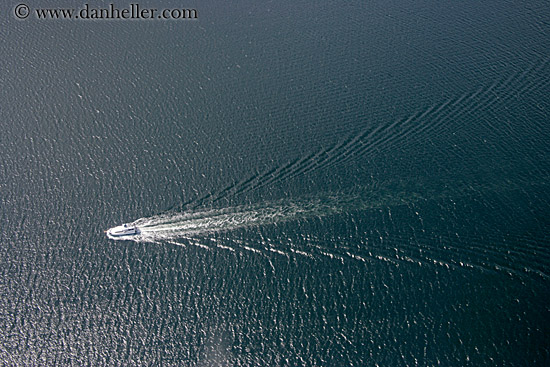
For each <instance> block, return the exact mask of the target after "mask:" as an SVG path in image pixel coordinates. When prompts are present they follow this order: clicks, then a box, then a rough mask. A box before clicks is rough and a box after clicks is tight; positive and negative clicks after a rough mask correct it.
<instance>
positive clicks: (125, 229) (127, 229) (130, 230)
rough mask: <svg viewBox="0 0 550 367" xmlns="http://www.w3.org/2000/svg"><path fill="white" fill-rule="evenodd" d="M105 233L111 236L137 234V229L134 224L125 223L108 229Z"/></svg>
mask: <svg viewBox="0 0 550 367" xmlns="http://www.w3.org/2000/svg"><path fill="white" fill-rule="evenodd" d="M106 233H107V235H109V236H111V237H123V236H135V235H137V234H139V229H138V228H137V227H136V226H132V225H130V224H128V223H125V224H123V225H121V226H118V227H113V228H111V229H109V230H108V231H106Z"/></svg>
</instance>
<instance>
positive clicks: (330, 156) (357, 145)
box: [182, 59, 550, 209]
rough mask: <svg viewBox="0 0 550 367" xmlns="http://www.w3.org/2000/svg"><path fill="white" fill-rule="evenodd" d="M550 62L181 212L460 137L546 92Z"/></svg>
mask: <svg viewBox="0 0 550 367" xmlns="http://www.w3.org/2000/svg"><path fill="white" fill-rule="evenodd" d="M548 61H549V59H543V60H540V61H538V62H535V63H533V64H532V65H531V66H530V67H528V68H526V69H525V70H524V71H522V72H517V73H515V74H512V75H510V76H508V77H507V78H503V79H501V80H500V81H496V82H495V83H493V84H491V85H488V86H486V87H482V88H479V89H477V90H476V91H474V92H466V93H464V94H462V95H461V96H459V97H457V98H451V99H448V100H445V101H443V102H441V103H436V104H434V105H432V106H430V107H428V108H425V109H423V110H418V111H416V112H415V113H413V114H411V115H409V116H406V117H403V118H401V119H398V120H395V121H393V122H391V123H388V124H374V123H372V124H369V125H368V126H366V127H365V128H364V129H363V130H361V131H360V132H359V133H356V134H353V135H350V136H348V137H346V138H345V139H343V140H341V141H340V142H338V143H336V144H334V145H332V146H330V147H327V148H322V149H319V150H318V151H315V152H312V153H309V154H306V155H304V156H302V157H297V158H295V159H294V160H292V161H289V162H287V163H285V164H283V165H281V166H277V167H273V168H270V169H268V170H266V171H264V172H257V173H255V174H253V175H251V176H250V177H248V178H246V179H244V180H242V181H239V182H236V183H232V184H231V185H229V186H227V187H226V188H224V189H222V190H220V191H218V192H215V193H209V194H207V195H205V196H203V197H200V198H198V199H194V200H192V201H189V202H186V203H184V204H183V205H182V207H183V208H191V209H192V208H199V207H201V206H203V205H205V204H212V203H216V202H218V201H220V200H221V199H224V198H227V197H231V196H235V195H239V194H243V193H245V192H249V191H253V190H258V189H260V188H263V187H267V186H270V185H273V184H277V183H280V182H283V181H287V180H291V179H294V178H297V177H300V176H304V175H306V174H308V173H310V172H312V171H318V170H323V169H330V168H332V167H335V166H339V165H344V164H349V163H350V162H352V161H354V160H358V159H374V158H375V157H376V156H377V155H378V154H380V153H384V152H389V151H392V150H405V149H407V148H410V147H414V146H417V145H419V144H421V143H423V142H428V141H430V140H431V139H433V138H435V137H437V136H442V135H445V134H456V133H457V132H458V131H459V130H461V125H460V122H461V121H462V120H461V119H463V118H464V117H465V116H472V118H475V116H476V113H478V112H480V111H487V110H490V109H494V108H495V106H496V105H499V106H501V107H503V108H504V107H506V105H507V103H508V102H509V101H510V100H512V99H514V98H517V97H518V96H521V95H522V94H523V93H525V92H526V91H529V90H537V89H541V88H543V87H545V86H546V85H548V83H549V80H548V78H546V77H544V75H545V74H547V73H548V72H550V71H549V70H548ZM487 123H489V122H487ZM489 128H495V127H491V126H489Z"/></svg>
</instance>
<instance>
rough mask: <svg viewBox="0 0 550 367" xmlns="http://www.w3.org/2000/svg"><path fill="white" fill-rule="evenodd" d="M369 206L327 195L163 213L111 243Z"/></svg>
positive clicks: (177, 236)
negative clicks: (136, 232) (137, 232)
mask: <svg viewBox="0 0 550 367" xmlns="http://www.w3.org/2000/svg"><path fill="white" fill-rule="evenodd" d="M368 206H372V203H370V201H369V200H367V198H366V197H361V195H339V196H327V197H324V198H322V199H321V198H317V199H311V200H302V201H290V200H287V201H279V202H274V203H264V204H258V205H249V206H236V207H229V208H221V209H208V210H199V211H192V212H183V213H166V214H161V215H157V216H152V217H148V218H140V219H138V220H136V221H134V222H132V223H129V224H130V225H131V226H135V227H137V228H138V229H139V232H140V233H139V234H138V235H136V236H123V237H118V238H116V237H114V238H112V239H114V240H134V241H137V242H157V241H173V240H176V239H181V238H191V237H193V236H194V235H203V234H207V233H214V232H221V231H229V230H234V229H239V228H246V227H250V226H259V225H268V224H276V223H282V222H285V221H288V220H300V219H307V218H313V217H323V216H326V215H332V214H336V213H339V212H342V211H349V210H354V209H361V208H365V207H368Z"/></svg>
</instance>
